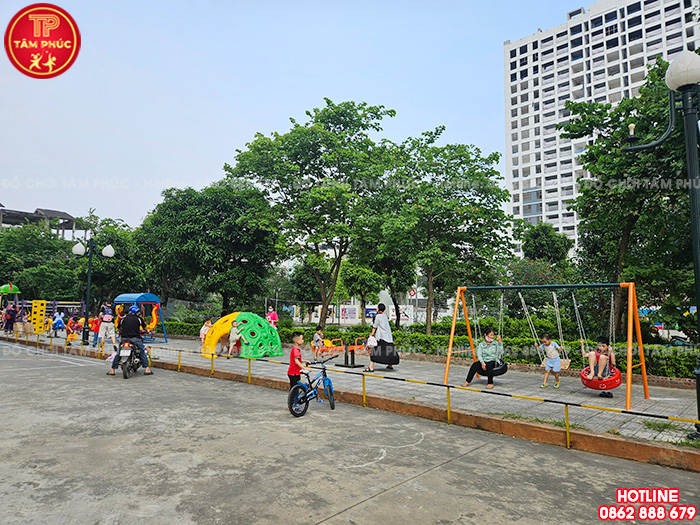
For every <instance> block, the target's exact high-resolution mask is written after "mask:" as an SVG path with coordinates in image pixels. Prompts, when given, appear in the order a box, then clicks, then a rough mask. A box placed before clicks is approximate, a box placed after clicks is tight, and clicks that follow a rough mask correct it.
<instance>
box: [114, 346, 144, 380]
mask: <svg viewBox="0 0 700 525" xmlns="http://www.w3.org/2000/svg"><path fill="white" fill-rule="evenodd" d="M115 359H119V366H121V368H122V375H123V376H124V379H129V376H130V375H131V372H136V371H137V370H138V369H139V368H140V367H141V366H142V364H143V363H141V355H140V352H139V349H138V347H137V346H136V345H135V344H134V343H133V342H131V341H129V340H128V339H126V340H124V341H121V342H120V343H119V354H118V355H117V356H115Z"/></svg>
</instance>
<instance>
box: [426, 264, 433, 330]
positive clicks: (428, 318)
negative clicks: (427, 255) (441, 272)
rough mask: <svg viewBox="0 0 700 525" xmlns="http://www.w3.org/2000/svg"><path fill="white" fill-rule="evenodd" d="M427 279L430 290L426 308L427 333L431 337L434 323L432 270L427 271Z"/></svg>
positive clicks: (427, 269)
mask: <svg viewBox="0 0 700 525" xmlns="http://www.w3.org/2000/svg"><path fill="white" fill-rule="evenodd" d="M425 279H426V281H427V288H428V304H427V305H426V306H425V333H426V335H430V334H431V333H432V331H431V328H432V322H433V297H434V290H433V270H432V268H426V269H425Z"/></svg>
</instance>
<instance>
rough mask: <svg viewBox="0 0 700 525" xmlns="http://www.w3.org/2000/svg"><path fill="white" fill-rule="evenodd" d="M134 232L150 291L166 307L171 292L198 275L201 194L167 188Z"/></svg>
mask: <svg viewBox="0 0 700 525" xmlns="http://www.w3.org/2000/svg"><path fill="white" fill-rule="evenodd" d="M162 196H163V202H161V203H159V204H158V205H156V207H155V209H153V211H151V212H150V213H149V214H148V215H147V216H146V218H145V219H144V221H143V223H142V224H141V226H140V227H139V228H138V229H137V231H136V232H135V235H134V237H135V241H136V243H137V245H138V248H139V253H140V255H141V257H140V261H141V264H142V265H143V268H144V272H145V276H146V280H147V283H148V287H149V289H152V290H153V291H156V292H157V293H158V296H159V297H160V300H161V304H162V305H163V308H167V305H168V300H169V299H170V295H171V290H172V289H173V287H176V286H177V284H178V283H181V282H182V281H183V280H185V279H192V278H194V276H195V275H196V273H197V265H198V256H199V252H200V250H201V243H202V238H200V237H199V236H198V233H199V227H198V221H199V218H198V213H199V212H200V211H201V209H200V205H199V203H200V200H201V199H200V194H199V192H198V191H196V190H194V189H192V188H185V189H177V188H170V189H166V190H164V191H163V193H162Z"/></svg>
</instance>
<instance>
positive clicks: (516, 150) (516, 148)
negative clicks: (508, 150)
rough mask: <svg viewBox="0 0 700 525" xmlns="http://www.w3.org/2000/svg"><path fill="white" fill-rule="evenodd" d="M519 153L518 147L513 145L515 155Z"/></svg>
mask: <svg viewBox="0 0 700 525" xmlns="http://www.w3.org/2000/svg"><path fill="white" fill-rule="evenodd" d="M517 152H518V145H517V144H514V145H513V153H517Z"/></svg>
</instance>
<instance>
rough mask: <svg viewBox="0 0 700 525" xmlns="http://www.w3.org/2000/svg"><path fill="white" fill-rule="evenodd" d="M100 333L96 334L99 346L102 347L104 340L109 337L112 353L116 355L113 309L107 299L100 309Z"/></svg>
mask: <svg viewBox="0 0 700 525" xmlns="http://www.w3.org/2000/svg"><path fill="white" fill-rule="evenodd" d="M98 317H99V319H100V331H99V332H98V335H99V338H100V344H102V345H104V343H105V339H106V338H107V337H109V338H110V339H111V340H112V348H113V349H114V353H117V338H116V335H117V334H116V331H115V329H114V309H113V308H112V301H110V300H109V299H107V300H106V301H105V304H103V305H102V307H101V308H100V315H99V316H98Z"/></svg>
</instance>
